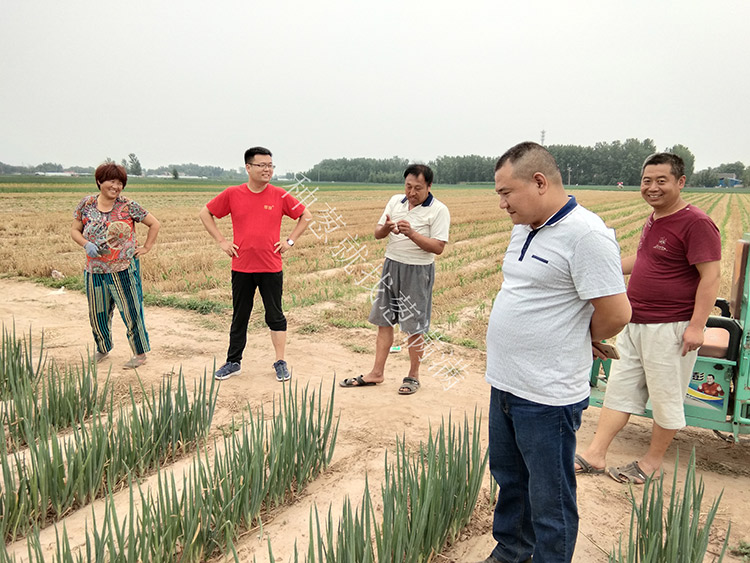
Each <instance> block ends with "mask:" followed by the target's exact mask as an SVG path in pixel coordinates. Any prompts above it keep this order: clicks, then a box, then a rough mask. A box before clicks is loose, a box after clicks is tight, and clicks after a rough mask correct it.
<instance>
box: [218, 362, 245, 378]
mask: <svg viewBox="0 0 750 563" xmlns="http://www.w3.org/2000/svg"><path fill="white" fill-rule="evenodd" d="M239 374H240V363H239V362H227V363H225V364H224V365H223V366H221V367H220V368H219V369H217V370H216V371H215V372H214V378H216V379H218V380H219V381H224V380H225V379H229V378H230V377H232V376H233V375H239Z"/></svg>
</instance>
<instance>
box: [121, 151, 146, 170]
mask: <svg viewBox="0 0 750 563" xmlns="http://www.w3.org/2000/svg"><path fill="white" fill-rule="evenodd" d="M125 168H126V169H127V171H128V174H132V175H133V176H143V168H141V161H140V160H138V157H137V156H135V153H134V152H131V153H130V154H129V155H128V164H127V165H126V166H125Z"/></svg>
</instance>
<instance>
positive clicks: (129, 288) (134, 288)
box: [84, 258, 151, 354]
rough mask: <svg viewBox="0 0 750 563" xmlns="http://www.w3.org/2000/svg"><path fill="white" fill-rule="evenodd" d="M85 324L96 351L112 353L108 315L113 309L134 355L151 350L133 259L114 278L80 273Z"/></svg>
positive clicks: (139, 272)
mask: <svg viewBox="0 0 750 563" xmlns="http://www.w3.org/2000/svg"><path fill="white" fill-rule="evenodd" d="M84 282H85V284H86V297H87V299H88V302H89V322H90V323H91V331H92V332H93V334H94V342H96V349H97V350H98V351H99V352H101V353H102V354H106V353H107V352H109V351H110V350H111V349H112V346H113V345H112V315H113V313H114V305H117V308H118V309H119V310H120V316H121V317H122V320H123V322H124V323H125V326H126V327H127V331H128V341H129V342H130V347H131V348H132V350H133V353H135V354H145V353H146V352H148V351H149V350H150V349H151V347H150V346H149V343H148V333H147V332H146V325H145V323H144V321H143V290H142V289H141V268H140V265H139V263H138V260H137V259H135V258H134V259H133V261H132V262H131V263H130V267H129V268H128V269H127V270H123V271H121V272H115V273H114V274H90V273H89V272H84Z"/></svg>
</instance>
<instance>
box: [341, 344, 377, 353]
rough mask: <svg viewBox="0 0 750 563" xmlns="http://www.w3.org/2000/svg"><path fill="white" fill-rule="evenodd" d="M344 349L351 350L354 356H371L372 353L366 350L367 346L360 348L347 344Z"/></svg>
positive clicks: (359, 346) (357, 345)
mask: <svg viewBox="0 0 750 563" xmlns="http://www.w3.org/2000/svg"><path fill="white" fill-rule="evenodd" d="M346 347H347V348H349V350H351V351H352V352H354V353H355V354H373V353H374V351H373V349H372V348H368V347H367V346H361V345H359V344H351V343H347V344H346Z"/></svg>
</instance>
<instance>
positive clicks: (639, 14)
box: [0, 0, 750, 179]
mask: <svg viewBox="0 0 750 563" xmlns="http://www.w3.org/2000/svg"><path fill="white" fill-rule="evenodd" d="M749 24H750V2H748V1H747V0H713V1H708V0H681V1H678V0H674V1H661V0H617V1H609V0H590V1H588V0H567V1H563V0H538V1H534V0H525V1H510V0H495V1H489V0H486V1H484V0H464V1H461V2H442V1H430V2H428V1H424V2H413V1H408V0H378V1H372V0H360V1H358V2H355V1H344V0H330V1H310V0H308V1H302V0H294V1H274V0H268V1H267V2H264V3H260V2H257V1H252V0H214V1H212V2H208V1H205V0H203V1H198V0H180V1H177V0H174V1H165V0H131V1H129V2H122V1H119V2H113V1H109V0H75V1H72V2H57V1H53V0H47V1H39V0H2V4H0V131H1V132H2V133H1V134H0V161H2V162H5V163H8V164H15V165H21V164H23V165H35V164H39V163H41V162H43V161H51V162H59V163H61V164H63V165H64V166H73V165H78V166H96V165H98V164H99V163H101V162H102V161H103V160H104V159H105V158H107V157H111V158H114V159H115V160H117V161H119V160H121V159H122V158H124V157H126V156H127V154H128V153H131V152H134V153H136V155H137V156H138V157H139V159H140V161H141V163H142V165H143V166H144V167H146V168H154V167H157V166H161V165H167V164H180V163H186V162H195V163H198V164H212V165H218V166H222V167H224V168H236V167H238V166H241V165H242V155H243V153H244V150H245V149H246V148H248V147H250V146H253V145H262V146H266V147H268V148H270V149H271V150H272V151H273V153H274V161H275V163H276V164H277V166H278V169H277V171H278V172H281V173H284V172H287V171H303V170H306V169H308V168H310V167H311V166H312V165H314V164H315V163H316V162H318V161H320V160H321V159H323V158H337V157H358V156H367V157H376V158H383V157H390V156H394V155H398V156H401V157H405V158H410V159H412V160H421V161H428V160H430V159H433V158H435V157H437V156H439V155H460V154H480V155H485V156H498V155H499V154H501V153H502V152H504V151H505V150H506V149H507V148H508V147H510V146H511V145H513V144H515V143H517V142H520V141H524V140H534V141H539V140H540V137H541V131H542V130H544V131H545V132H546V133H545V143H546V144H577V145H593V144H594V143H596V142H597V141H607V142H611V141H614V140H625V139H626V138H630V137H635V138H638V139H645V138H651V139H653V140H654V142H655V143H656V146H657V147H658V148H659V149H664V148H666V147H667V146H671V145H673V144H676V143H681V144H684V145H686V146H687V147H688V148H690V150H692V151H693V153H694V154H695V155H696V170H697V169H700V168H705V167H706V166H716V165H718V164H720V163H721V162H730V161H736V160H741V161H743V162H744V163H745V164H746V165H750V134H749V133H748V130H749V129H750V102H749V101H748V100H749V99H750V40H749V39H748V29H749V28H750V26H749ZM490 175H491V173H490V172H489V171H488V179H490V178H489V177H490Z"/></svg>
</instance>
